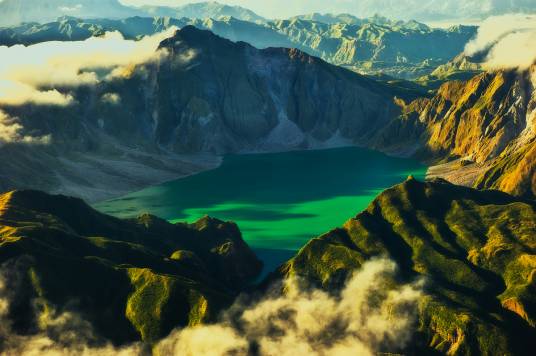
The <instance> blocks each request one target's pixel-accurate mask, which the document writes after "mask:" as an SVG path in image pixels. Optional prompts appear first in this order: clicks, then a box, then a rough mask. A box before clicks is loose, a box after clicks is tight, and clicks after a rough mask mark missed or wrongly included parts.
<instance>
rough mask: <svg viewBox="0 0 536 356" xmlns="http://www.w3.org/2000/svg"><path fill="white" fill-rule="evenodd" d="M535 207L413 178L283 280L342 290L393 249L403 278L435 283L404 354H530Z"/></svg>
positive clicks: (314, 245) (535, 298) (309, 251)
mask: <svg viewBox="0 0 536 356" xmlns="http://www.w3.org/2000/svg"><path fill="white" fill-rule="evenodd" d="M535 209H536V205H535V204H534V202H533V201H525V200H522V199H519V198H514V197H512V196H509V195H507V194H504V193H500V192H496V191H477V190H473V189H469V188H464V187H459V186H455V185H451V184H449V183H446V182H444V181H435V182H427V183H421V182H418V181H416V180H414V179H412V178H409V179H408V180H407V181H406V182H405V183H403V184H401V185H398V186H395V187H393V188H391V189H388V190H386V191H384V192H383V193H381V194H380V195H379V196H378V197H377V198H376V199H375V200H374V201H373V202H372V203H371V204H370V206H369V207H368V208H367V210H365V211H364V212H362V213H360V214H359V215H357V216H356V217H355V218H352V219H350V220H348V221H347V222H346V223H345V224H344V226H343V227H341V228H337V229H334V230H332V231H330V232H328V233H326V234H324V235H322V236H319V237H317V238H314V239H312V240H311V241H310V242H309V243H308V244H307V245H306V246H305V247H303V248H302V249H301V250H300V251H299V252H298V254H297V255H296V256H295V257H294V258H293V259H291V260H290V261H289V262H288V263H286V264H285V265H283V266H282V267H281V268H280V269H279V271H278V273H277V274H276V275H274V276H273V278H276V277H277V276H279V278H281V277H288V276H293V277H294V276H297V277H300V278H302V279H303V280H306V281H309V283H311V284H313V285H316V286H320V287H322V288H324V289H325V290H328V291H330V292H331V293H334V291H336V290H338V288H340V287H341V286H342V285H343V284H344V281H345V280H346V279H347V278H348V277H349V276H350V275H351V274H352V273H353V272H354V271H356V270H359V268H360V266H361V265H362V264H363V263H364V262H365V261H367V260H370V259H374V258H375V257H381V256H388V257H389V258H391V259H393V260H395V261H396V262H397V264H398V266H399V269H400V270H399V274H400V280H399V281H398V283H404V282H408V281H411V280H415V279H419V278H423V279H424V281H425V285H426V287H425V294H426V295H425V297H423V298H421V301H420V303H419V312H418V322H417V323H416V328H417V329H418V332H417V333H416V334H415V336H414V339H413V342H412V345H411V346H410V347H409V348H408V350H406V352H404V353H408V354H436V353H437V354H446V355H486V354H490V355H491V354H494V355H497V354H501V355H526V354H527V350H532V349H534V346H535V342H534V337H533V336H534V335H535V332H536V329H535V325H536V293H535V292H536V290H535V287H536V283H535V279H534V276H535V269H534V268H535V264H536V224H535V222H536V210H535Z"/></svg>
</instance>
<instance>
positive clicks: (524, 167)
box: [373, 66, 536, 197]
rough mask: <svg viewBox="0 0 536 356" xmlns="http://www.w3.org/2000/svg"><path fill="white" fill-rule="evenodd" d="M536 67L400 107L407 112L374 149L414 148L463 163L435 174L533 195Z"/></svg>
mask: <svg viewBox="0 0 536 356" xmlns="http://www.w3.org/2000/svg"><path fill="white" fill-rule="evenodd" d="M535 71H536V67H535V66H532V67H531V68H530V69H527V70H524V71H518V70H500V71H493V72H488V73H482V74H479V75H477V76H475V77H473V78H471V79H470V80H468V81H465V82H461V81H452V82H447V83H445V84H444V85H442V86H441V87H440V88H439V90H438V92H437V94H436V95H435V96H434V97H433V98H425V99H418V100H416V101H414V102H411V103H409V104H407V105H406V104H404V103H401V106H402V108H403V114H402V115H401V116H400V117H398V118H396V119H395V120H393V122H392V123H391V124H389V125H387V128H386V129H385V130H384V131H383V132H382V133H380V135H379V136H378V138H377V140H376V142H375V143H374V144H373V145H376V146H377V147H380V148H383V149H388V150H389V149H393V150H399V149H401V147H408V146H410V147H414V149H415V153H416V156H419V157H422V158H428V159H429V158H436V159H444V160H445V161H449V160H453V159H459V161H457V163H456V164H451V165H450V166H447V167H446V168H445V169H444V170H443V171H442V170H439V171H438V172H437V173H436V174H435V175H438V176H443V177H445V178H447V179H449V180H451V181H453V182H456V183H461V184H465V185H473V186H475V187H478V188H495V189H501V190H503V191H506V192H508V193H513V194H516V195H524V196H528V197H534V196H535V194H536V180H535V175H534V173H535V159H534V145H535V142H536V134H535V133H536V130H535V120H534V117H535V103H536V101H535V98H536V96H535V95H536V94H535V93H536V90H535V85H536V83H535V78H536V76H535V75H534V74H535Z"/></svg>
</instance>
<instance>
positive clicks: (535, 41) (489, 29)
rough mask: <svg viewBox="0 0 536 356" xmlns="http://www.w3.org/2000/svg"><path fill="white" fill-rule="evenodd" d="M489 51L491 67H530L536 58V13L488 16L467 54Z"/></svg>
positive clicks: (468, 47) (466, 49) (488, 58)
mask: <svg viewBox="0 0 536 356" xmlns="http://www.w3.org/2000/svg"><path fill="white" fill-rule="evenodd" d="M482 52H483V53H487V55H486V58H485V63H484V66H485V67H486V68H488V69H499V68H519V69H526V68H528V67H529V66H531V65H532V64H533V63H534V62H535V61H536V15H522V14H510V15H503V16H494V17H490V18H488V19H486V20H485V21H484V22H483V23H482V24H481V26H480V28H479V30H478V33H477V36H476V38H475V39H473V40H472V41H471V42H469V43H468V44H467V46H466V47H465V54H466V55H468V56H474V55H475V54H478V53H482Z"/></svg>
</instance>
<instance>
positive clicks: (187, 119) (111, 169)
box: [0, 26, 414, 199]
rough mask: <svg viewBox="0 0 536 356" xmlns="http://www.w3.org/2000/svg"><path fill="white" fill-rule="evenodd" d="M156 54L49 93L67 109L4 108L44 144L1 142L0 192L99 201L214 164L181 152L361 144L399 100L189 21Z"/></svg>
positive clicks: (369, 84) (380, 88)
mask: <svg viewBox="0 0 536 356" xmlns="http://www.w3.org/2000/svg"><path fill="white" fill-rule="evenodd" d="M160 50H161V51H162V53H164V54H166V55H165V56H164V58H163V59H162V60H160V61H157V62H154V63H153V62H151V63H149V64H145V65H140V66H137V67H134V68H128V69H127V70H125V71H124V72H121V73H119V74H117V75H116V77H115V78H114V79H113V80H107V81H103V82H102V83H101V84H99V85H97V86H89V87H88V86H82V87H77V88H74V89H73V88H72V87H71V88H69V87H67V88H57V89H58V90H60V91H62V92H63V93H65V94H68V95H71V96H73V98H74V99H75V100H74V101H73V103H72V105H70V106H68V107H66V108H61V107H60V108H58V107H43V106H40V107H37V108H36V107H34V106H33V105H22V106H9V107H8V106H4V107H2V108H1V109H2V111H3V112H5V113H6V114H7V115H8V116H9V117H13V118H15V117H16V118H18V122H19V124H20V126H21V127H22V128H21V131H22V132H20V134H21V135H22V136H25V135H29V136H34V137H50V144H48V145H40V146H37V147H34V146H28V145H24V144H22V143H21V144H16V143H13V144H7V145H5V146H3V147H0V153H1V154H6V155H9V156H10V159H9V160H6V163H5V164H3V165H2V167H1V168H0V175H1V176H3V177H5V179H3V180H2V181H1V183H0V185H1V189H3V190H10V189H28V188H32V189H43V190H46V191H49V192H60V193H66V194H70V195H76V196H80V193H84V194H85V195H83V196H84V197H85V198H89V199H95V196H98V197H99V198H101V199H102V198H103V197H104V195H103V194H101V193H103V192H113V191H114V189H116V186H117V185H118V184H119V185H122V186H123V189H124V188H125V187H128V186H130V187H131V188H130V189H132V186H134V187H137V186H140V185H142V184H143V182H145V184H147V183H149V184H151V182H152V183H155V182H161V181H162V180H163V177H167V178H164V179H172V178H174V177H178V176H180V175H181V173H182V174H187V173H188V172H190V173H191V172H195V171H196V170H197V171H199V170H200V169H203V167H213V166H214V165H215V164H214V161H215V160H214V159H212V161H210V162H208V163H207V164H206V165H205V163H203V162H202V161H199V160H196V159H193V158H192V156H184V155H185V154H196V155H197V154H200V153H201V154H211V155H218V154H227V153H238V152H245V151H259V152H266V151H278V150H279V151H281V150H288V149H297V148H314V147H319V148H321V147H335V146H341V145H350V144H359V143H360V142H361V141H362V140H363V139H364V138H366V137H368V136H370V135H371V134H372V133H373V132H375V131H376V130H378V129H379V128H381V127H383V126H384V125H385V124H386V123H387V122H389V121H390V119H391V118H392V117H393V116H396V115H397V114H398V113H399V110H400V109H399V108H398V106H396V105H395V104H394V101H393V98H394V97H395V96H402V97H408V93H407V92H403V91H399V90H398V89H395V88H392V87H389V86H387V85H384V84H381V83H377V82H375V81H373V80H371V79H369V78H366V77H364V76H361V75H358V74H356V73H353V72H351V71H348V70H345V69H343V68H339V67H335V66H332V65H330V64H328V63H326V62H324V61H322V60H320V59H318V58H314V57H311V56H308V55H306V54H305V53H303V52H300V51H298V50H294V49H283V48H270V49H265V50H259V49H256V48H254V47H252V46H250V45H248V44H246V43H242V42H239V43H234V42H231V41H229V40H225V39H223V38H221V37H218V36H216V35H214V34H212V33H211V32H209V31H203V30H198V29H196V28H195V27H192V26H187V27H184V28H183V29H182V30H180V31H178V32H177V34H176V35H175V36H174V37H172V38H169V39H168V40H165V41H164V42H162V44H161V46H160ZM110 97H112V98H114V99H115V100H113V101H111V100H109V98H110ZM413 97H414V96H413V95H412V94H411V93H409V98H413ZM118 103H120V104H118ZM15 158H16V159H15ZM144 167H147V169H143V168H144ZM179 171H180V172H179ZM23 177H24V178H23ZM114 177H116V178H118V179H114ZM21 185H22V186H21ZM117 188H118V189H120V188H121V187H117Z"/></svg>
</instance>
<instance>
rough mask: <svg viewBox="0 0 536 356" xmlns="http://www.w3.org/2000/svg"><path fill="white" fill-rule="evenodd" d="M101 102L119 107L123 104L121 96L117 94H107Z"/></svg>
mask: <svg viewBox="0 0 536 356" xmlns="http://www.w3.org/2000/svg"><path fill="white" fill-rule="evenodd" d="M101 101H102V102H103V103H105V104H110V105H119V104H121V96H120V95H119V94H117V93H106V94H104V95H103V96H102V97H101Z"/></svg>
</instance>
